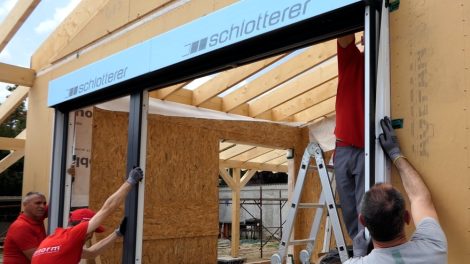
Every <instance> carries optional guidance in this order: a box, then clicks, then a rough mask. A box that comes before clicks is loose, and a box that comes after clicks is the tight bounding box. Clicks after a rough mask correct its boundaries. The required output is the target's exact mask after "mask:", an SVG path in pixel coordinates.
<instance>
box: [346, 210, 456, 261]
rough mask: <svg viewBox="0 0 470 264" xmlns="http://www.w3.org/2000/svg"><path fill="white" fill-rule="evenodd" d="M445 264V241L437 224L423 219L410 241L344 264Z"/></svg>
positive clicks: (432, 220) (380, 249)
mask: <svg viewBox="0 0 470 264" xmlns="http://www.w3.org/2000/svg"><path fill="white" fill-rule="evenodd" d="M377 263H380V264H433V263H436V264H446V263H447V240H446V236H445V234H444V231H442V228H441V226H440V225H439V223H438V222H437V221H436V220H435V219H433V218H430V217H427V218H424V219H423V220H422V221H421V222H420V223H419V224H418V225H417V227H416V231H415V233H414V234H413V236H412V237H411V240H410V241H408V242H406V243H405V244H401V245H399V246H396V247H391V248H379V249H374V250H372V252H370V254H369V255H367V256H365V257H360V258H352V259H349V260H347V261H346V262H345V264H377Z"/></svg>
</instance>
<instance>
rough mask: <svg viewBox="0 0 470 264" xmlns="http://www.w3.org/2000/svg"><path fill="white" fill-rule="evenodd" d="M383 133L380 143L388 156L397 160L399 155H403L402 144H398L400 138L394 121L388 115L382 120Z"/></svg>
mask: <svg viewBox="0 0 470 264" xmlns="http://www.w3.org/2000/svg"><path fill="white" fill-rule="evenodd" d="M380 125H381V126H382V130H383V133H382V134H380V136H379V141H380V145H382V149H383V150H384V152H385V153H387V155H388V157H389V158H390V159H391V160H392V161H395V159H396V158H397V157H400V156H402V154H401V151H400V145H399V144H398V138H397V135H396V134H395V131H394V130H393V127H392V122H391V121H390V118H388V117H387V116H386V117H384V118H383V119H382V120H380Z"/></svg>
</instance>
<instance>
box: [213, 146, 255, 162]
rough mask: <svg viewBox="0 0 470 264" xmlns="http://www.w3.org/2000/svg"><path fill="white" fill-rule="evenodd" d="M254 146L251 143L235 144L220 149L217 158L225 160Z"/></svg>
mask: <svg viewBox="0 0 470 264" xmlns="http://www.w3.org/2000/svg"><path fill="white" fill-rule="evenodd" d="M253 148H255V147H254V146H251V145H243V144H238V145H236V146H233V147H231V148H229V149H227V150H225V151H222V152H220V153H219V159H221V160H227V159H230V158H232V157H235V156H237V155H240V154H241V153H243V152H246V151H248V150H250V149H253Z"/></svg>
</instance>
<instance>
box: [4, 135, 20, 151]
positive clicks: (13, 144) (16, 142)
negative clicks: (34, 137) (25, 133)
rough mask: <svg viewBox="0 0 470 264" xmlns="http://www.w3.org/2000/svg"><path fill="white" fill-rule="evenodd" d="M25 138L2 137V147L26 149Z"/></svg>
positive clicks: (5, 148) (6, 148)
mask: <svg viewBox="0 0 470 264" xmlns="http://www.w3.org/2000/svg"><path fill="white" fill-rule="evenodd" d="M25 141H26V140H24V139H18V138H7V137H0V149H2V150H24V145H25Z"/></svg>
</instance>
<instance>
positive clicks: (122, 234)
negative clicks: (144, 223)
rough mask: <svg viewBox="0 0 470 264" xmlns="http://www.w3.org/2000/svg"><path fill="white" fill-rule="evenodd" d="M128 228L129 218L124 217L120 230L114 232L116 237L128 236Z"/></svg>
mask: <svg viewBox="0 0 470 264" xmlns="http://www.w3.org/2000/svg"><path fill="white" fill-rule="evenodd" d="M126 228H127V217H125V216H124V218H122V220H121V224H120V225H119V227H118V228H116V230H115V231H114V232H115V233H116V235H118V236H120V237H122V236H124V235H125V234H126Z"/></svg>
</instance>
